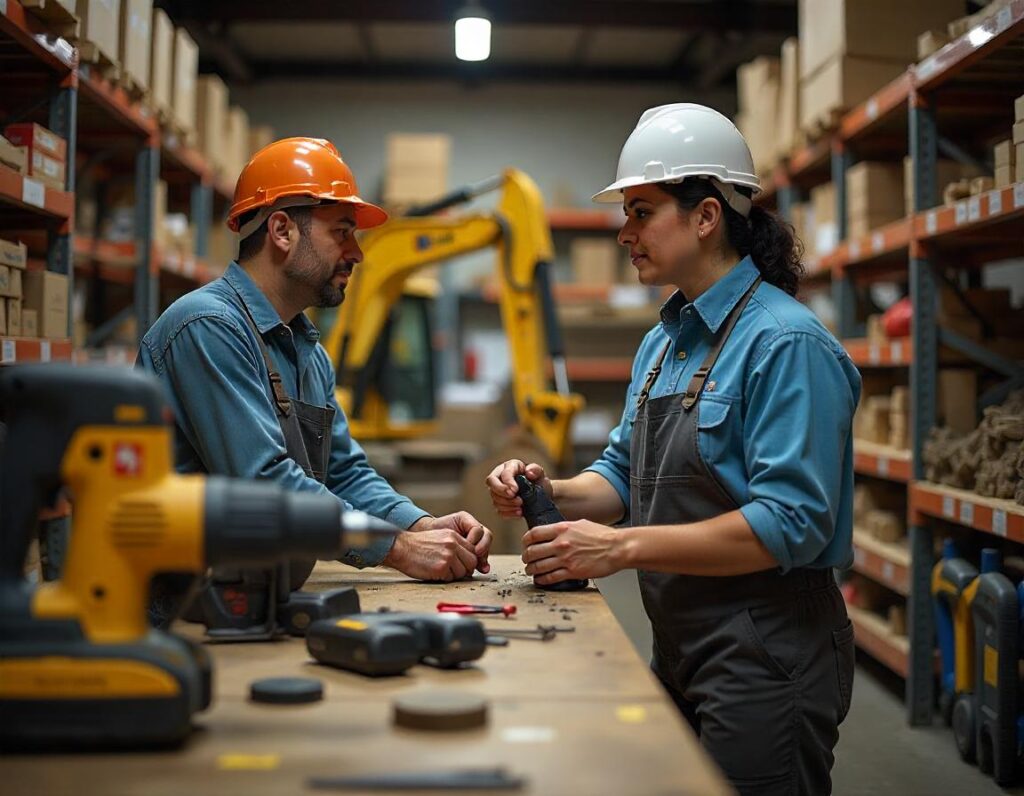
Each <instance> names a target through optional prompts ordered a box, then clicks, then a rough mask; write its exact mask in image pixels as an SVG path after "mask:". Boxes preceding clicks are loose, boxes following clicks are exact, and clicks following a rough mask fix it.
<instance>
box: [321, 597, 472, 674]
mask: <svg viewBox="0 0 1024 796" xmlns="http://www.w3.org/2000/svg"><path fill="white" fill-rule="evenodd" d="M486 647H487V635H486V633H485V632H484V626H483V624H482V623H481V622H479V621H478V620H476V619H470V618H468V617H463V616H456V615H454V614H426V613H406V612H398V611H396V612H393V613H392V612H390V611H378V612H377V613H363V614H351V615H349V616H343V617H339V618H334V619H321V620H319V621H317V622H314V623H313V624H312V625H310V626H309V628H308V630H307V631H306V648H307V649H308V650H309V653H310V655H312V656H313V657H314V658H316V659H317V660H318V661H319V662H320V663H326V664H328V665H330V666H336V667H338V668H339V669H347V670H349V671H353V672H358V673H359V674H365V675H369V676H371V677H379V676H383V675H391V674H401V673H402V672H404V671H405V670H406V669H408V668H409V667H411V666H414V665H415V664H417V663H420V662H423V663H427V664H429V665H431V666H437V667H440V668H442V669H452V668H455V667H457V666H459V665H461V664H463V663H467V662H469V661H475V660H476V659H477V658H479V657H480V656H481V655H483V654H484V650H485V649H486Z"/></svg>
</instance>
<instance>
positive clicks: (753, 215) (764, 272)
mask: <svg viewBox="0 0 1024 796" xmlns="http://www.w3.org/2000/svg"><path fill="white" fill-rule="evenodd" d="M658 187H659V188H661V189H662V190H663V191H665V192H666V193H668V194H669V195H671V196H672V197H673V198H674V199H675V200H676V202H677V203H678V204H679V206H680V207H681V208H683V209H684V210H692V209H693V208H695V207H696V206H697V205H698V204H699V203H700V202H701V201H702V200H704V199H707V198H708V197H711V198H714V199H717V200H718V201H719V203H720V204H721V205H722V210H723V213H724V218H725V237H726V240H728V242H729V245H730V246H731V247H732V248H733V249H735V250H736V253H737V254H739V256H740V257H746V256H747V255H748V254H749V255H750V258H751V259H752V260H753V261H754V264H755V265H756V266H757V269H758V270H759V271H760V272H761V277H762V278H763V279H764V281H765V282H767V283H768V284H770V285H775V287H777V288H779V289H780V290H784V291H785V292H786V293H788V294H789V295H791V296H795V295H796V292H797V289H798V288H799V286H800V279H801V278H802V277H803V275H804V266H803V263H801V258H802V257H803V253H804V252H803V244H802V243H801V242H800V241H799V239H798V238H797V237H796V235H795V234H794V232H793V227H792V226H790V225H789V224H787V223H786V222H785V221H783V220H782V219H781V218H779V217H778V216H777V215H776V214H775V213H772V212H770V211H768V210H765V209H764V208H763V207H759V206H757V205H754V206H753V207H751V208H750V217H749V218H744V217H743V216H741V215H740V214H739V213H737V212H736V211H735V210H733V209H732V207H731V206H730V205H729V203H728V202H726V201H725V197H723V196H722V194H721V193H720V192H719V191H718V189H717V188H715V186H714V185H713V184H712V183H711V180H705V179H701V178H699V177H698V178H693V177H691V178H689V179H686V180H683V181H682V182H677V183H671V182H663V183H658ZM737 191H739V192H740V193H742V194H744V195H745V196H749V194H750V190H749V189H748V188H744V187H740V186H737Z"/></svg>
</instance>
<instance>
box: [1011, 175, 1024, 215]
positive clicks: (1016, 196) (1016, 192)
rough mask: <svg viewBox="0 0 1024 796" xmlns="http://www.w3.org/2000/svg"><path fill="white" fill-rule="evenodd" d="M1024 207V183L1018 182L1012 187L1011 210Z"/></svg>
mask: <svg viewBox="0 0 1024 796" xmlns="http://www.w3.org/2000/svg"><path fill="white" fill-rule="evenodd" d="M1019 207H1024V182H1018V183H1017V184H1016V185H1014V186H1013V209H1014V210H1016V209H1017V208H1019Z"/></svg>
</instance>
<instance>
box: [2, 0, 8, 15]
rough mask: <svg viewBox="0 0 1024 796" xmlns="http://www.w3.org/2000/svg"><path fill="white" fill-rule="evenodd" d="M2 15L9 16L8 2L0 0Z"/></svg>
mask: <svg viewBox="0 0 1024 796" xmlns="http://www.w3.org/2000/svg"><path fill="white" fill-rule="evenodd" d="M0 14H3V15H4V16H6V15H7V0H0Z"/></svg>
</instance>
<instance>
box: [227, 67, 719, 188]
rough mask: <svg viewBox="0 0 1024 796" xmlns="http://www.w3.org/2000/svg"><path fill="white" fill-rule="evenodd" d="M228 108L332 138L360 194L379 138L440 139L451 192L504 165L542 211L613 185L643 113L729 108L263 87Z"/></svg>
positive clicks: (621, 98) (649, 97) (613, 90)
mask: <svg viewBox="0 0 1024 796" xmlns="http://www.w3.org/2000/svg"><path fill="white" fill-rule="evenodd" d="M232 101H233V102H236V103H238V104H240V105H242V106H243V107H244V108H245V109H246V110H247V111H248V112H249V114H250V117H251V119H252V121H253V122H254V123H256V124H271V125H273V126H274V128H275V130H276V131H277V132H278V134H280V135H282V136H284V135H318V136H325V137H327V138H330V139H332V140H333V141H334V142H335V143H336V144H337V145H338V147H339V149H341V152H342V154H343V155H344V157H345V159H346V160H347V161H349V162H350V163H351V164H352V165H353V167H354V169H355V172H356V177H357V178H358V180H359V183H360V188H361V189H362V191H363V192H364V193H365V194H367V195H369V196H373V197H376V196H377V193H378V191H379V188H380V184H381V183H380V181H381V177H382V174H383V169H384V153H385V146H386V137H387V134H388V133H391V132H414V133H415V132H424V133H436V132H443V133H450V134H451V135H452V136H453V146H452V162H451V171H450V180H449V185H450V186H451V187H455V186H458V185H462V184H463V183H466V182H473V181H475V180H479V179H482V178H483V177H487V176H489V175H491V174H494V173H495V172H496V171H498V170H499V169H500V168H501V167H503V166H506V165H512V166H517V167H518V168H521V169H522V170H523V171H525V172H527V173H528V174H529V175H530V176H532V177H533V178H534V179H535V180H536V181H537V182H538V184H539V185H540V188H541V190H542V191H543V192H544V195H545V199H546V201H547V202H548V203H549V204H559V205H566V204H576V205H581V206H586V205H589V203H590V196H591V194H593V193H595V192H596V191H598V190H599V189H601V188H603V187H604V186H605V185H606V184H607V183H608V182H610V181H611V179H612V178H613V177H614V174H615V165H616V161H617V160H618V156H619V149H620V147H621V146H622V144H623V142H624V141H625V140H626V136H628V135H629V132H630V130H632V129H633V125H634V124H635V123H636V120H637V118H638V117H639V116H640V114H641V113H642V112H643V111H644V110H645V109H646V108H648V107H651V106H653V105H660V104H664V103H667V102H681V101H701V102H706V103H708V104H712V105H715V106H716V107H719V108H720V109H721V110H722V111H723V112H725V113H731V112H732V110H733V107H732V103H733V100H732V99H731V98H730V97H729V96H728V95H727V94H723V93H718V94H717V95H716V94H707V95H702V96H700V97H697V96H694V95H692V94H684V93H683V92H682V91H681V90H680V89H678V88H677V87H675V86H672V85H649V86H637V87H627V86H603V85H587V86H581V85H513V84H497V85H489V86H481V87H478V88H466V87H462V86H457V85H452V84H440V83H437V84H435V83H424V84H390V83H383V84H367V83H354V82H303V83H284V82H268V83H260V84H259V86H257V87H250V88H234V87H233V88H232ZM720 103H721V104H720Z"/></svg>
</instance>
